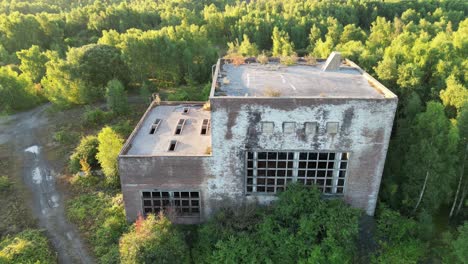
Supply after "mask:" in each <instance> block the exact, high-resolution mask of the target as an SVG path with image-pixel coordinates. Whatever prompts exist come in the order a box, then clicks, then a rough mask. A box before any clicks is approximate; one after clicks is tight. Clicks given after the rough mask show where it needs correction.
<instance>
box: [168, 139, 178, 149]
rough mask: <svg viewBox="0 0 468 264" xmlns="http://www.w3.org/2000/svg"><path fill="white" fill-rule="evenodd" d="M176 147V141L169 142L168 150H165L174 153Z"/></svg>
mask: <svg viewBox="0 0 468 264" xmlns="http://www.w3.org/2000/svg"><path fill="white" fill-rule="evenodd" d="M176 147H177V140H171V143H169V148H168V149H167V150H168V151H175V149H176Z"/></svg>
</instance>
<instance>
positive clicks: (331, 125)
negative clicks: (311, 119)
mask: <svg viewBox="0 0 468 264" xmlns="http://www.w3.org/2000/svg"><path fill="white" fill-rule="evenodd" d="M327 133H328V134H337V133H338V122H328V123H327Z"/></svg>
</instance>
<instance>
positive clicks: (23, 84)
mask: <svg viewBox="0 0 468 264" xmlns="http://www.w3.org/2000/svg"><path fill="white" fill-rule="evenodd" d="M33 89H34V88H33V84H32V83H31V81H30V80H29V79H28V78H27V77H26V76H24V75H18V73H16V72H15V71H13V70H12V69H11V68H10V67H7V66H5V67H1V68H0V112H10V111H16V110H26V109H28V108H31V107H33V106H35V105H36V104H37V103H38V98H37V97H36V96H35V95H34V91H33Z"/></svg>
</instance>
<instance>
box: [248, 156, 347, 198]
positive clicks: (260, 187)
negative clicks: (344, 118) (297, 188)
mask: <svg viewBox="0 0 468 264" xmlns="http://www.w3.org/2000/svg"><path fill="white" fill-rule="evenodd" d="M347 159H348V154H347V153H336V152H304V151H301V152H273V151H269V152H252V151H249V152H247V155H246V167H247V170H246V177H247V181H246V191H247V193H277V192H279V191H281V190H284V189H285V188H286V185H287V184H288V183H291V182H299V183H301V184H305V185H317V186H321V188H320V190H321V191H322V192H324V193H327V194H342V193H344V187H345V186H344V185H345V176H346V168H347V162H348V161H347Z"/></svg>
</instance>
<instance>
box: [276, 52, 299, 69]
mask: <svg viewBox="0 0 468 264" xmlns="http://www.w3.org/2000/svg"><path fill="white" fill-rule="evenodd" d="M298 59H299V58H298V57H297V54H296V53H293V54H291V55H289V56H281V57H280V62H281V64H283V65H286V66H291V65H294V64H296V63H297V61H298Z"/></svg>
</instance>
